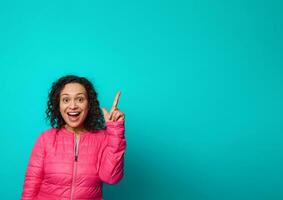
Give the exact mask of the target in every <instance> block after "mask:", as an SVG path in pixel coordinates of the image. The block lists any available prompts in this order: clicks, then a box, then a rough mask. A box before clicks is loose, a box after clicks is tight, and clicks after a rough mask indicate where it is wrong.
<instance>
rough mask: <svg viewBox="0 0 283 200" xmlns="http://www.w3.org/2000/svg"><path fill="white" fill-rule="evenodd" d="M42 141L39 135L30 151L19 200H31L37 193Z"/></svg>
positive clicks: (39, 178) (39, 180) (42, 152)
mask: <svg viewBox="0 0 283 200" xmlns="http://www.w3.org/2000/svg"><path fill="white" fill-rule="evenodd" d="M44 156H45V152H44V139H43V134H40V136H39V137H38V139H37V140H36V142H35V145H34V147H33V149H32V153H31V156H30V160H29V163H28V166H27V170H26V174H25V180H24V186H23V192H22V197H21V200H27V199H29V200H32V199H34V198H35V197H36V195H37V193H38V192H39V188H40V185H41V182H42V179H43V161H44Z"/></svg>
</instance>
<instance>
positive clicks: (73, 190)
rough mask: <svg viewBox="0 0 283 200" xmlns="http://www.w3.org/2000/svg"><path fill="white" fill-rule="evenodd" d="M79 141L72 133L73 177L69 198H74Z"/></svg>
mask: <svg viewBox="0 0 283 200" xmlns="http://www.w3.org/2000/svg"><path fill="white" fill-rule="evenodd" d="M79 143H80V138H79V136H76V134H74V167H73V179H72V186H71V200H73V199H74V192H75V181H76V176H77V163H78V157H79V155H78V154H79Z"/></svg>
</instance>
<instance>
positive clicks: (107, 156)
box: [99, 121, 126, 184]
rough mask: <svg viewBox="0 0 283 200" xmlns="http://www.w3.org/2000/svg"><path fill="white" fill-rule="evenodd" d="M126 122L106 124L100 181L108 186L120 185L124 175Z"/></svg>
mask: <svg viewBox="0 0 283 200" xmlns="http://www.w3.org/2000/svg"><path fill="white" fill-rule="evenodd" d="M124 131H125V128H124V121H119V122H118V121H117V122H107V123H106V137H105V138H106V139H105V141H104V142H105V143H106V144H105V145H103V146H104V150H103V152H102V158H101V164H100V168H99V177H100V179H101V180H102V181H103V182H105V183H107V184H116V183H118V182H119V181H120V180H121V179H122V177H123V175H124V153H125V150H126V140H125V136H124Z"/></svg>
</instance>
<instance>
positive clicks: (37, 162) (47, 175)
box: [21, 75, 126, 200]
mask: <svg viewBox="0 0 283 200" xmlns="http://www.w3.org/2000/svg"><path fill="white" fill-rule="evenodd" d="M120 94H121V93H120V92H118V93H117V95H116V97H115V99H114V102H113V106H112V108H111V110H110V112H107V111H106V109H105V108H102V109H100V107H99V102H98V100H97V93H96V91H95V89H94V87H93V85H92V83H91V82H90V81H89V80H87V79H86V78H84V77H78V76H74V75H68V76H64V77H62V78H60V79H58V80H57V81H56V82H54V83H53V85H52V88H51V90H50V93H49V100H48V103H47V110H46V115H47V119H49V120H50V124H51V126H52V128H50V129H48V130H46V131H44V132H43V133H41V134H40V135H39V137H38V139H37V141H36V143H35V145H34V148H33V150H32V154H31V157H30V160H29V163H28V167H27V171H26V176H25V181H24V187H23V192H22V197H21V199H22V200H23V199H29V200H32V199H37V200H47V199H49V200H55V199H71V200H73V199H95V200H101V199H103V195H102V183H103V182H105V183H108V184H115V183H118V182H119V181H120V180H121V179H122V177H123V174H124V172H123V165H124V153H125V149H126V141H125V137H124V132H125V129H124V118H125V116H124V113H123V112H121V111H120V110H119V109H118V108H117V105H118V101H119V97H120Z"/></svg>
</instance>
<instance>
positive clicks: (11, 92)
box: [0, 0, 283, 200]
mask: <svg viewBox="0 0 283 200" xmlns="http://www.w3.org/2000/svg"><path fill="white" fill-rule="evenodd" d="M281 2H282V1H279V0H273V1H270V0H238V1H221V0H216V1H209V0H187V1H185V0H184V1H181V0H171V1H165V0H159V1H157V0H154V1H152V0H145V1H130V0H128V1H94V0H92V1H90V0H89V1H85V0H81V1H2V2H1V3H0V26H1V31H0V73H1V98H0V103H1V104H0V105H1V116H0V119H1V120H0V121H1V133H0V136H1V145H0V151H1V170H0V176H1V182H0V190H1V199H19V198H20V195H21V192H22V184H23V179H24V174H25V170H26V166H27V162H28V159H29V155H30V151H31V148H32V146H33V144H34V141H35V139H36V138H37V136H38V134H39V133H40V132H42V131H43V130H45V129H47V128H48V127H49V126H48V124H47V123H46V122H45V120H44V117H45V116H44V111H45V106H46V101H47V92H48V90H49V88H50V86H51V83H52V82H53V81H54V80H56V79H57V78H58V77H60V76H61V75H65V74H77V75H82V76H86V77H88V78H90V79H91V80H92V81H93V83H94V84H95V86H96V89H97V91H98V93H99V100H100V103H101V105H102V106H106V107H108V108H110V106H111V103H112V100H113V98H114V96H115V94H116V91H117V90H121V91H122V95H121V98H120V109H121V110H122V111H124V112H125V114H126V138H127V142H128V143H127V152H126V156H125V176H124V179H123V180H122V181H121V182H120V183H119V184H118V185H115V186H112V185H111V186H109V185H105V187H104V193H105V199H106V200H107V199H109V200H114V199H117V200H156V199H160V200H163V199H168V200H169V199H170V200H171V199H178V200H179V199H184V200H185V199H188V200H190V199H191V200H239V199H241V200H279V199H280V200H281V199H283V130H282V124H283V116H282V113H283V105H282V101H283V90H282V78H283V69H282V67H283V37H282V35H283V20H282V19H283V14H282V10H283V3H281Z"/></svg>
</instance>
